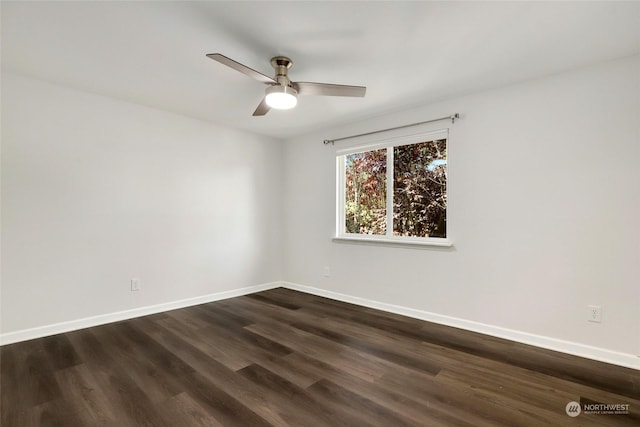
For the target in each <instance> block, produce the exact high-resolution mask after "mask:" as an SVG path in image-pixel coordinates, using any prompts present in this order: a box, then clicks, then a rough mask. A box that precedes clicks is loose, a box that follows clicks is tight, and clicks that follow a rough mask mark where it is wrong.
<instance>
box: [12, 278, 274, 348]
mask: <svg viewBox="0 0 640 427" xmlns="http://www.w3.org/2000/svg"><path fill="white" fill-rule="evenodd" d="M280 286H281V283H280V282H272V283H265V284H262V285H255V286H247V287H245V288H239V289H232V290H230V291H223V292H216V293H213V294H208V295H202V296H199V297H194V298H186V299H182V300H178V301H171V302H166V303H162V304H155V305H149V306H146V307H139V308H134V309H131V310H124V311H117V312H115V313H107V314H101V315H98V316H92V317H85V318H83V319H76V320H71V321H68V322H61V323H54V324H52V325H45V326H39V327H36V328H30V329H23V330H20V331H15V332H8V333H5V334H0V345H6V344H12V343H16V342H20V341H26V340H31V339H34V338H42V337H46V336H49V335H56V334H61V333H64V332H70V331H75V330H78V329H84V328H90V327H92V326H98V325H104V324H105V323H112V322H119V321H121V320H127V319H133V318H135V317H140V316H147V315H149V314H156V313H161V312H163V311H169V310H175V309H178V308H184V307H190V306H193V305H198V304H205V303H208V302H213V301H219V300H223V299H227V298H233V297H239V296H242V295H247V294H252V293H254V292H260V291H266V290H267V289H273V288H277V287H280Z"/></svg>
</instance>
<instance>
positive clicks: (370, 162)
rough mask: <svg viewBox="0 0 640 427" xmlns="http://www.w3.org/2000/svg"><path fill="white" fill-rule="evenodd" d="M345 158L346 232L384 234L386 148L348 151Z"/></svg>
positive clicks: (385, 227) (385, 222) (385, 229)
mask: <svg viewBox="0 0 640 427" xmlns="http://www.w3.org/2000/svg"><path fill="white" fill-rule="evenodd" d="M344 158H345V160H344V161H345V164H344V165H345V203H344V205H345V206H344V209H345V212H344V218H345V224H344V225H345V232H346V233H358V234H382V235H384V234H386V232H387V219H386V216H387V208H386V203H387V184H386V179H387V177H386V174H387V150H386V148H383V149H381V150H373V151H366V152H364V153H354V154H348V155H346V156H344Z"/></svg>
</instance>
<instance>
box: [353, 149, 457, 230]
mask: <svg viewBox="0 0 640 427" xmlns="http://www.w3.org/2000/svg"><path fill="white" fill-rule="evenodd" d="M388 156H391V157H392V159H388ZM342 159H343V160H342ZM341 161H344V163H343V165H344V177H343V179H344V182H343V185H344V187H343V190H344V206H343V208H344V212H343V214H344V222H343V226H344V232H345V233H349V234H365V235H378V236H385V235H386V236H388V237H389V236H395V237H426V238H429V237H431V238H446V237H447V222H446V221H447V139H446V138H439V139H434V140H426V141H425V140H423V141H421V142H417V143H411V144H406V145H396V146H388V147H385V148H379V149H374V150H369V151H363V152H358V153H353V154H346V155H344V156H341ZM388 169H390V170H388ZM388 188H389V191H387V189H388ZM387 195H388V196H387ZM389 213H391V214H389ZM388 222H391V224H388Z"/></svg>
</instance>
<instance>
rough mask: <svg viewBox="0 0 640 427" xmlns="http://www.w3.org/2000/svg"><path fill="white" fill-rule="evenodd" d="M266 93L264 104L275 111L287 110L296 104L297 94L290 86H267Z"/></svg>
mask: <svg viewBox="0 0 640 427" xmlns="http://www.w3.org/2000/svg"><path fill="white" fill-rule="evenodd" d="M266 93H267V95H266V96H265V102H266V103H267V105H268V106H269V107H271V108H274V109H276V110H289V109H291V108H293V107H295V106H296V104H297V103H298V97H297V95H298V92H296V90H295V89H294V88H292V87H290V86H280V85H274V86H269V87H268V88H267V90H266Z"/></svg>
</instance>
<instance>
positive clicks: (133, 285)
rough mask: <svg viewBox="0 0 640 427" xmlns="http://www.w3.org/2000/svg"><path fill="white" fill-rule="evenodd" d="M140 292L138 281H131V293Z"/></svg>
mask: <svg viewBox="0 0 640 427" xmlns="http://www.w3.org/2000/svg"><path fill="white" fill-rule="evenodd" d="M139 290H140V279H135V278H134V279H131V292H135V291H139Z"/></svg>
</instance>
